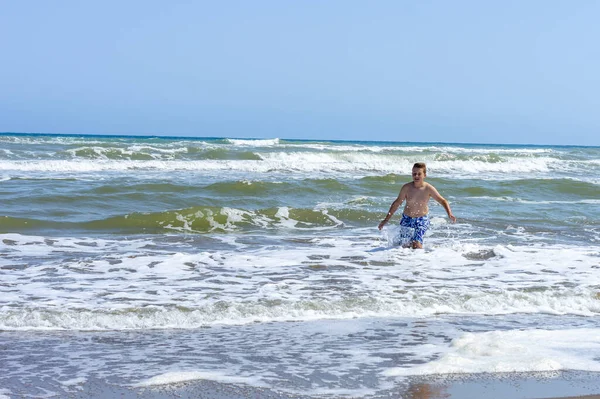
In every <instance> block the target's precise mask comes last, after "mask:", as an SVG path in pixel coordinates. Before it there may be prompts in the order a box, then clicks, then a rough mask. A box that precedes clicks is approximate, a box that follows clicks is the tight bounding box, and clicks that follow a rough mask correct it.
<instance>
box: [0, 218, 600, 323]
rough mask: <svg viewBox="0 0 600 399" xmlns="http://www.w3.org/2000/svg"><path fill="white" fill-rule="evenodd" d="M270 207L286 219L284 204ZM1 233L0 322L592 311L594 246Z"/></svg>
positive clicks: (599, 308)
mask: <svg viewBox="0 0 600 399" xmlns="http://www.w3.org/2000/svg"><path fill="white" fill-rule="evenodd" d="M234 213H235V212H234ZM234 217H240V216H234ZM276 218H278V219H280V220H281V223H282V224H283V225H287V224H288V223H290V224H291V225H292V226H293V225H295V222H293V221H291V219H289V213H288V210H287V208H283V207H282V208H280V209H279V211H278V214H277V215H276ZM361 237H362V236H361ZM0 238H1V240H0V251H2V253H3V254H4V256H3V257H1V258H0V274H1V276H2V281H3V287H2V297H1V299H0V329H5V330H71V329H72V330H113V329H115V330H120V329H155V328H161V329H162V328H198V327H203V326H210V325H219V324H228V325H240V324H248V323H255V322H261V323H264V322H274V321H299V320H305V321H306V320H321V319H350V318H356V317H361V318H364V317H428V316H432V315H437V314H464V315H467V314H469V315H481V314H488V315H505V314H515V313H529V314H555V315H580V316H584V317H590V316H591V317H594V316H597V315H598V314H599V313H600V300H599V299H598V298H599V296H598V295H599V290H598V287H599V286H600V276H599V275H598V273H597V272H596V268H597V266H598V257H599V256H600V252H599V250H598V248H594V247H588V248H582V247H575V246H561V245H554V246H548V245H538V246H533V245H529V246H511V245H496V246H494V247H487V246H482V245H478V244H474V243H461V242H456V243H452V244H450V245H445V246H431V247H430V248H429V249H427V250H425V251H418V252H415V251H412V250H409V249H402V248H395V249H385V248H380V247H378V246H377V241H373V242H372V243H371V244H367V246H366V247H365V243H364V241H363V242H362V243H361V242H360V241H357V240H356V239H355V238H353V237H346V238H344V237H331V236H325V237H323V238H310V239H308V241H307V245H305V246H302V245H298V246H295V247H290V245H289V244H286V245H267V246H265V247H255V246H248V245H247V244H244V241H245V240H246V239H247V238H248V236H247V235H243V236H241V237H239V240H241V241H242V242H241V243H238V238H236V237H231V236H230V237H228V238H225V239H224V242H227V245H229V246H231V248H230V249H219V250H198V249H195V248H190V247H188V246H187V245H185V242H184V243H182V246H181V247H180V248H179V250H178V251H173V249H174V248H173V247H172V246H171V248H170V250H168V251H161V250H158V249H157V250H149V249H148V247H150V248H151V247H152V246H155V244H153V243H152V242H151V241H148V240H147V239H140V240H132V241H128V242H121V241H113V240H98V239H83V238H68V239H61V238H55V237H53V238H52V239H51V240H47V239H45V238H44V237H28V236H22V235H18V234H4V235H0ZM428 240H430V241H432V242H434V241H435V236H434V237H431V238H428ZM30 259H43V261H35V260H34V261H31V260H30ZM23 264H26V265H27V267H23V266H22V265H23ZM415 273H417V274H415Z"/></svg>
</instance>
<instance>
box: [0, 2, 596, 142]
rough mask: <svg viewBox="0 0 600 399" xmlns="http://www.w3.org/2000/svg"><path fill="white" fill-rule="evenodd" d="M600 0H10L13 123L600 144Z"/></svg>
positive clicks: (6, 50)
mask: <svg viewBox="0 0 600 399" xmlns="http://www.w3.org/2000/svg"><path fill="white" fill-rule="evenodd" d="M599 17H600V2H598V1H591V0H578V1H566V0H564V1H553V0H526V1H510V0H509V1H500V0H499V1H480V0H473V1H461V0H453V1H446V0H439V1H427V0H419V1H400V0H395V1H353V0H327V1H317V0H314V1H309V0H306V1H292V0H272V1H270V0H269V1H260V0H253V1H246V0H244V1H241V0H240V1H228V0H222V1H221V0H219V1H152V0H148V1H137V0H131V1H112V0H103V1H80V0H77V1H61V0H57V1H42V0H39V1H31V0H12V1H5V0H0V132H45V133H90V134H147V135H179V136H225V137H257V138H274V137H279V138H299V139H348V140H390V141H442V142H477V143H515V144H573V145H600V72H598V71H600V45H599V40H600V24H599V23H598V20H599Z"/></svg>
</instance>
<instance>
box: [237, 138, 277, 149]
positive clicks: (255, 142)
mask: <svg viewBox="0 0 600 399" xmlns="http://www.w3.org/2000/svg"><path fill="white" fill-rule="evenodd" d="M225 141H226V142H228V143H230V144H233V145H239V146H252V147H270V146H274V145H277V144H279V139H278V138H274V139H251V140H241V139H225Z"/></svg>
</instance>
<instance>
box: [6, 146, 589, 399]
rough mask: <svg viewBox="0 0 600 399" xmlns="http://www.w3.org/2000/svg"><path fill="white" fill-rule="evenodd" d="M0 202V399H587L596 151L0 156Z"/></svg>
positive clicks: (235, 150) (206, 150)
mask: <svg viewBox="0 0 600 399" xmlns="http://www.w3.org/2000/svg"><path fill="white" fill-rule="evenodd" d="M415 162H426V163H427V168H428V169H427V172H428V173H427V178H426V181H427V182H429V183H431V184H433V185H434V186H435V187H436V188H437V189H438V190H439V192H440V194H442V195H443V196H444V197H445V198H446V199H448V201H449V202H450V204H451V206H452V210H453V212H454V215H455V216H456V217H457V218H458V220H457V222H456V223H451V222H450V221H449V219H448V218H447V216H446V212H445V211H444V209H443V208H442V207H441V206H440V205H438V204H437V203H435V202H434V201H431V203H430V213H429V215H430V218H431V227H430V229H429V230H428V231H427V234H426V236H425V240H424V249H423V250H412V249H408V248H403V247H402V245H401V244H402V243H401V242H400V241H401V240H402V237H403V235H402V234H401V231H400V228H399V226H398V222H399V220H400V216H401V211H398V213H397V214H396V215H395V216H394V217H393V218H392V220H391V221H390V222H389V223H388V225H387V226H386V227H385V228H384V229H383V230H382V231H379V230H378V229H377V225H378V224H379V222H380V221H381V220H382V219H383V218H384V217H385V215H386V213H387V211H388V209H389V206H390V204H391V203H392V201H393V200H394V199H395V198H396V196H397V195H398V192H399V190H400V187H401V186H402V184H404V183H407V182H409V181H410V180H411V176H410V172H411V168H412V165H413V164H414V163H415ZM0 192H1V193H2V198H3V210H2V212H1V213H0V369H1V370H2V371H3V373H0V398H2V399H4V398H41V397H44V398H54V397H56V398H63V397H72V398H85V397H97V398H110V397H123V398H128V397H131V398H134V397H143V398H170V397H173V398H175V397H177V398H187V397H189V398H192V397H194V398H197V397H205V398H217V399H229V398H282V399H283V398H334V399H338V398H408V399H424V398H428V399H433V398H461V399H467V398H481V397H486V398H491V399H493V398H530V399H534V398H539V399H542V398H566V397H586V398H589V399H592V398H596V397H597V396H590V395H599V394H600V319H599V318H598V316H599V314H600V275H599V274H598V270H599V269H600V148H598V147H577V146H572V147H571V146H534V145H512V146H511V145H478V144H460V143H404V142H398V143H395V142H356V141H314V140H313V141H310V140H282V139H278V138H272V139H260V140H258V139H257V140H248V139H235V138H202V137H199V138H181V137H134V136H70V135H19V134H3V135H0ZM585 395H588V396H585Z"/></svg>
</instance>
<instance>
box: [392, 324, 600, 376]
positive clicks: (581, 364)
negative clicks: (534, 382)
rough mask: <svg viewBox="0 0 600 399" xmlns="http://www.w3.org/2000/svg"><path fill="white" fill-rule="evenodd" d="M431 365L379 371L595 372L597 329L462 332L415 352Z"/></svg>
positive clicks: (598, 366) (599, 345)
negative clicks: (427, 358) (428, 357)
mask: <svg viewBox="0 0 600 399" xmlns="http://www.w3.org/2000/svg"><path fill="white" fill-rule="evenodd" d="M417 350H419V351H421V350H422V351H424V352H425V353H429V354H430V355H431V354H433V355H435V356H438V359H437V360H434V361H432V362H429V363H426V364H422V365H417V366H412V367H410V366H407V367H402V368H392V369H388V370H386V371H385V373H384V374H385V375H388V376H410V375H429V374H455V373H469V374H470V373H509V372H542V371H558V370H585V371H593V372H600V361H599V360H598V359H599V355H600V329H592V328H582V329H566V330H510V331H490V332H483V333H467V334H464V335H463V336H461V337H459V338H457V339H454V340H453V341H452V344H451V345H450V347H447V348H440V347H437V346H433V345H425V346H422V347H419V348H417Z"/></svg>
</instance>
